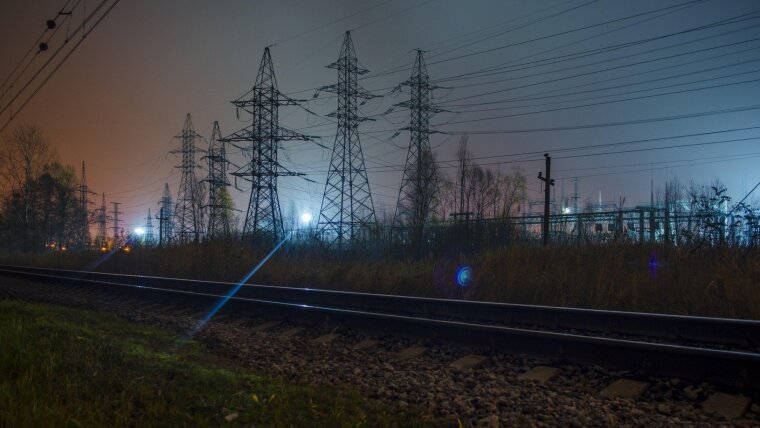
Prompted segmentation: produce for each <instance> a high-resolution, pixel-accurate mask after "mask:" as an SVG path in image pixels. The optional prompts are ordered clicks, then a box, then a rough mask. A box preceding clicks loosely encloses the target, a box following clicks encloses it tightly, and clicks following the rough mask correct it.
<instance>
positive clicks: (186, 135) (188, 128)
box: [170, 113, 203, 244]
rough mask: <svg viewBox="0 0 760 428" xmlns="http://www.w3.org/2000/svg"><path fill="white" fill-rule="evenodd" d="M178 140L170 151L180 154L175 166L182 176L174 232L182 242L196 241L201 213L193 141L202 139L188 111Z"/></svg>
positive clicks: (175, 210) (196, 150)
mask: <svg viewBox="0 0 760 428" xmlns="http://www.w3.org/2000/svg"><path fill="white" fill-rule="evenodd" d="M175 138H176V139H178V140H179V141H180V148H179V149H178V150H172V151H171V152H170V153H174V154H179V155H181V156H182V162H181V163H180V164H179V165H177V166H176V168H179V169H180V171H181V173H182V177H181V178H180V182H179V189H178V190H177V200H176V205H175V207H174V233H175V235H176V237H177V241H178V242H179V243H180V244H184V243H187V242H190V241H194V242H198V241H199V240H200V234H201V213H200V204H199V203H198V198H199V194H200V188H199V185H198V181H197V180H196V179H195V167H196V166H197V164H196V162H195V154H196V153H198V152H200V151H201V150H199V149H198V147H196V145H195V141H196V140H198V139H202V138H203V137H201V136H200V135H199V134H198V133H197V132H195V130H194V129H193V120H192V118H191V117H190V113H188V114H187V116H185V125H184V127H183V128H182V133H181V134H179V135H177V136H176V137H175Z"/></svg>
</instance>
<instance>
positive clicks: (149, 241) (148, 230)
mask: <svg viewBox="0 0 760 428" xmlns="http://www.w3.org/2000/svg"><path fill="white" fill-rule="evenodd" d="M155 243H156V242H155V236H154V235H153V216H152V215H151V214H150V208H148V217H145V238H144V245H145V246H146V247H152V246H153V245H155Z"/></svg>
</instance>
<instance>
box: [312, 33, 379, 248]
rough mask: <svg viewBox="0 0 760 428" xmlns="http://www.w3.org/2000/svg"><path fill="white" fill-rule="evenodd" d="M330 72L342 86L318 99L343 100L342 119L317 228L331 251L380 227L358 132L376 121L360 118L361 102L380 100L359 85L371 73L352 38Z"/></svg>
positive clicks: (340, 106) (333, 87) (338, 113)
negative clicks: (334, 72)
mask: <svg viewBox="0 0 760 428" xmlns="http://www.w3.org/2000/svg"><path fill="white" fill-rule="evenodd" d="M327 67H328V68H332V69H336V70H337V71H338V83H337V84H334V85H329V86H325V87H322V88H320V89H319V90H318V92H317V95H318V93H319V92H332V93H335V94H337V95H338V109H337V110H336V111H334V112H333V113H330V114H329V116H330V117H334V118H336V119H337V121H338V130H337V133H336V135H335V144H334V145H333V152H332V156H331V159H330V168H329V169H328V171H327V181H326V183H325V192H324V196H323V197H322V206H321V208H320V210H319V222H318V224H317V228H318V230H319V236H320V237H321V238H322V240H323V242H325V243H326V244H327V246H329V247H332V246H337V247H338V248H342V247H343V246H344V245H350V244H351V243H354V242H355V241H357V240H359V239H362V238H363V237H365V236H366V234H368V233H369V232H370V230H372V228H373V227H374V226H376V223H377V222H376V219H375V207H374V205H373V204H372V193H371V192H370V188H369V180H368V179H367V170H366V169H365V167H364V155H363V154H362V148H361V142H360V141H359V130H358V127H359V123H360V122H363V121H365V120H370V119H368V118H365V117H360V116H359V115H358V114H357V108H358V100H359V99H362V100H364V101H366V100H369V99H371V98H375V97H376V96H375V95H372V94H370V93H369V92H368V91H367V90H365V89H364V88H362V87H360V86H359V85H358V83H357V77H358V76H359V75H360V74H365V73H367V72H368V70H366V69H364V68H362V67H360V66H359V61H358V60H357V59H356V53H355V51H354V44H353V42H352V40H351V33H350V32H348V31H346V34H345V36H344V38H343V46H342V48H341V51H340V57H339V58H338V60H337V61H335V62H334V63H332V64H330V65H328V66H327ZM317 95H315V96H317Z"/></svg>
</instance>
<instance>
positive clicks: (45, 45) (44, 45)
mask: <svg viewBox="0 0 760 428" xmlns="http://www.w3.org/2000/svg"><path fill="white" fill-rule="evenodd" d="M46 50H48V45H47V43H45V42H42V43H40V52H42V51H46Z"/></svg>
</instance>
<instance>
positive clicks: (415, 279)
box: [4, 244, 760, 319]
mask: <svg viewBox="0 0 760 428" xmlns="http://www.w3.org/2000/svg"><path fill="white" fill-rule="evenodd" d="M263 256H264V253H263V252H256V251H252V250H241V249H240V248H238V247H236V246H228V245H221V244H200V245H188V246H184V247H177V248H174V249H172V250H171V251H167V250H159V249H138V250H136V251H133V252H132V253H130V254H123V253H118V254H115V255H114V256H113V257H110V258H108V259H107V260H105V261H104V262H102V263H101V264H100V265H98V267H97V270H100V271H105V272H120V273H137V274H143V275H160V276H173V277H182V278H197V279H212V280H223V281H237V280H239V279H240V278H241V277H243V276H244V275H245V274H246V272H248V271H249V270H250V269H251V268H252V267H253V266H255V265H256V264H257V263H258V261H259V260H260V259H261V258H262V257H263ZM97 257H100V255H98V256H97ZM4 259H5V261H6V262H13V263H17V264H29V265H37V266H51V267H63V268H72V269H81V268H85V267H88V266H92V263H93V260H94V259H95V256H94V255H92V254H82V253H80V254H75V253H69V254H61V253H59V254H38V255H25V256H18V255H17V256H13V257H11V256H7V257H5V258H4ZM463 265H467V266H470V267H471V268H472V270H473V273H474V279H473V282H472V283H471V284H470V285H469V286H468V287H466V288H462V287H459V286H458V285H457V284H456V281H455V275H456V271H457V269H458V268H459V267H460V266H463ZM251 282H253V283H262V284H273V285H283V286H308V287H312V288H330V289H340V290H353V291H363V292H372V293H393V294H405V295H414V296H429V297H443V298H466V299H477V300H490V301H500V302H513V303H526V304H542V305H557V306H574V307H588V308H600V309H618V310H626V311H644V312H662V313H674V314H690V315H705V316H721V317H738V318H754V319H760V252H758V251H757V250H751V251H750V250H746V249H741V248H723V249H707V250H704V251H701V252H696V253H690V252H689V251H688V250H686V249H680V248H670V247H664V246H653V247H639V246H634V245H627V244H618V245H599V246H588V247H580V248H577V247H572V248H571V247H556V248H549V249H543V248H540V247H527V246H513V247H507V248H502V249H497V250H488V251H483V252H480V253H475V254H472V255H464V254H462V253H460V252H456V251H454V252H448V253H446V252H442V253H441V254H440V255H437V256H429V257H428V258H425V259H423V260H418V261H410V260H404V259H401V258H398V257H379V256H374V257H373V256H368V255H357V254H350V255H344V256H343V257H339V256H337V255H335V254H329V253H327V252H324V251H320V250H316V249H312V250H299V249H297V248H289V249H288V248H286V249H284V250H283V251H282V252H280V253H279V254H277V255H275V256H274V257H273V258H272V259H271V260H270V261H269V262H268V263H267V264H266V265H264V267H263V268H262V269H261V270H260V271H259V272H257V273H256V275H255V276H254V277H253V278H252V279H251Z"/></svg>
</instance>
